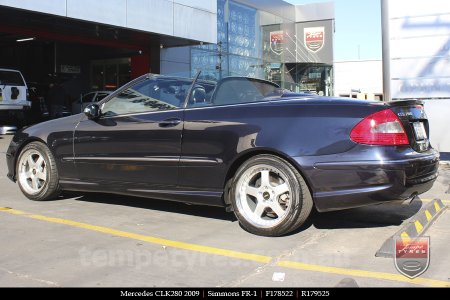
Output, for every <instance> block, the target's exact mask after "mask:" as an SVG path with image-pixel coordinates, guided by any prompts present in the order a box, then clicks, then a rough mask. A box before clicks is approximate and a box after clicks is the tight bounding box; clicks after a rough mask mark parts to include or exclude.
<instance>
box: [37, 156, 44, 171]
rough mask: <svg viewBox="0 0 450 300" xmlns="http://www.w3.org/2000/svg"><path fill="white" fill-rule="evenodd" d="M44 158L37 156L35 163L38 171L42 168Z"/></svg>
mask: <svg viewBox="0 0 450 300" xmlns="http://www.w3.org/2000/svg"><path fill="white" fill-rule="evenodd" d="M43 163H44V158H43V157H42V156H39V158H38V160H37V161H36V166H37V167H38V168H39V169H40V168H41V167H42V168H43Z"/></svg>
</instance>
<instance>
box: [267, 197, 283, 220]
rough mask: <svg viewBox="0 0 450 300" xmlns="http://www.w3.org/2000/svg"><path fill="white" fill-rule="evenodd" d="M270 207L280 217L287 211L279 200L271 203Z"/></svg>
mask: <svg viewBox="0 0 450 300" xmlns="http://www.w3.org/2000/svg"><path fill="white" fill-rule="evenodd" d="M270 208H271V209H272V210H273V211H274V213H276V214H277V216H278V218H281V217H282V216H283V215H284V213H285V210H284V209H283V208H282V207H281V205H280V203H278V201H276V202H273V203H271V204H270Z"/></svg>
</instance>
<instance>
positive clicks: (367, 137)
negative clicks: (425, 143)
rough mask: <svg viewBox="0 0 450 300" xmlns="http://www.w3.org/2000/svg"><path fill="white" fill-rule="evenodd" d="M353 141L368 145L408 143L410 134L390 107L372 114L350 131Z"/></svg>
mask: <svg viewBox="0 0 450 300" xmlns="http://www.w3.org/2000/svg"><path fill="white" fill-rule="evenodd" d="M350 138H351V139H352V141H354V142H355V143H358V144H367V145H389V146H394V145H408V144H409V141H408V136H407V135H406V132H405V129H404V128H403V125H402V123H401V122H400V119H399V118H398V117H397V115H396V114H395V113H394V112H393V111H392V110H390V109H386V110H382V111H379V112H376V113H374V114H371V115H370V116H368V117H366V118H364V119H363V120H362V121H361V122H359V123H358V124H357V125H356V126H355V127H354V128H353V129H352V132H351V133H350Z"/></svg>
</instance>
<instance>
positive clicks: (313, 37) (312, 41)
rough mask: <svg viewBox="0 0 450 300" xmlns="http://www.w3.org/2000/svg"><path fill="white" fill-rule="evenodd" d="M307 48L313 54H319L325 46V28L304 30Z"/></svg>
mask: <svg viewBox="0 0 450 300" xmlns="http://www.w3.org/2000/svg"><path fill="white" fill-rule="evenodd" d="M304 38H305V47H306V49H308V50H309V51H311V52H318V51H320V50H321V49H322V48H323V45H324V44H325V27H309V28H305V29H304Z"/></svg>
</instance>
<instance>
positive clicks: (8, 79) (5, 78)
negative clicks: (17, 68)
mask: <svg viewBox="0 0 450 300" xmlns="http://www.w3.org/2000/svg"><path fill="white" fill-rule="evenodd" d="M0 84H1V85H16V86H17V85H18V86H25V83H24V82H23V78H22V76H21V75H20V73H19V72H14V71H0Z"/></svg>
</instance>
